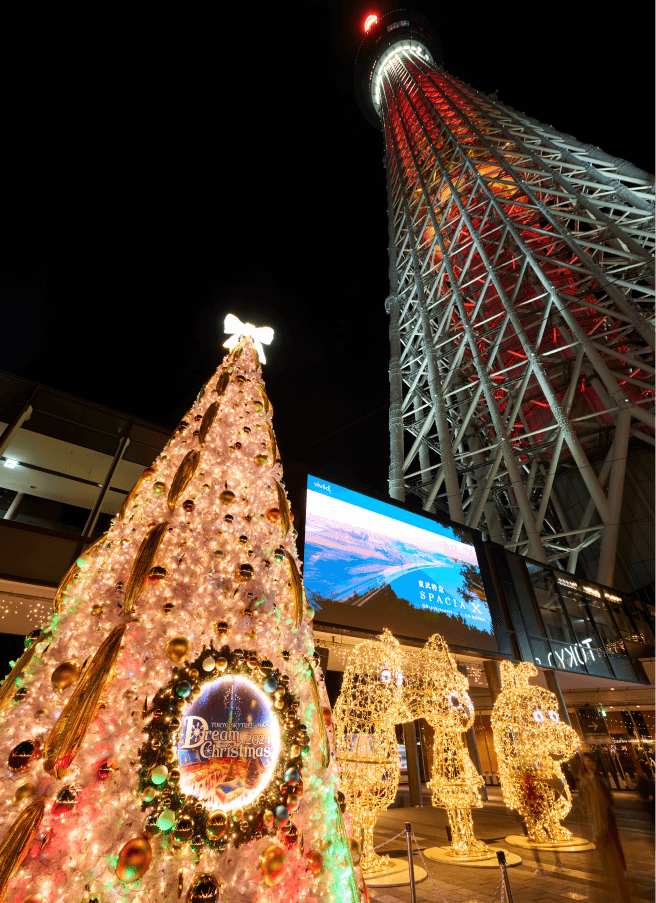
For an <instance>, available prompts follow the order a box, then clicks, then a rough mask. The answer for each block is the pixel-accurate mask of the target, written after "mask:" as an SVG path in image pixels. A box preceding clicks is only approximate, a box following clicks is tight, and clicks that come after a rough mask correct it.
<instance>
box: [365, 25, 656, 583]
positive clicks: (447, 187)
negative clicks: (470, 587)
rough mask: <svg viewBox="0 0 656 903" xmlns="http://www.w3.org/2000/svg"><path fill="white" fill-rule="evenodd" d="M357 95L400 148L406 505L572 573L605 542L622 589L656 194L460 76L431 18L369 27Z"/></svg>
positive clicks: (398, 257)
mask: <svg viewBox="0 0 656 903" xmlns="http://www.w3.org/2000/svg"><path fill="white" fill-rule="evenodd" d="M371 18H373V17H371ZM355 84H356V93H357V94H358V101H359V103H360V106H361V107H362V109H363V112H364V113H365V116H366V117H367V118H368V119H369V121H370V122H371V123H372V124H373V125H376V126H377V127H379V128H381V127H382V130H383V135H384V141H385V167H386V171H387V191H388V218H389V255H390V267H389V274H390V295H389V297H388V299H387V302H386V309H387V312H388V313H389V316H390V345H391V363H390V384H391V405H390V438H391V464H390V480H389V484H390V495H391V496H392V497H393V498H396V499H399V500H403V499H404V498H405V493H406V492H411V493H414V494H415V495H418V496H419V497H420V498H421V500H422V505H423V508H424V509H425V510H427V511H430V510H434V509H435V506H436V505H437V506H439V507H442V508H444V509H446V510H448V513H449V516H450V517H451V519H452V520H454V521H457V522H459V523H463V524H467V525H469V526H472V527H479V528H481V529H483V530H484V531H486V532H487V533H488V534H489V535H490V537H491V538H492V539H493V540H495V541H497V542H500V543H502V544H503V545H504V546H506V547H507V548H509V549H511V550H514V551H518V552H520V553H522V554H526V555H528V556H529V557H531V558H534V559H537V560H539V561H547V560H548V561H552V562H557V563H558V565H559V566H560V567H562V568H565V569H569V570H570V571H572V572H573V571H574V569H575V568H576V564H577V558H578V555H579V553H580V551H581V550H582V549H584V548H588V547H591V546H593V544H595V543H597V552H598V559H599V568H598V573H597V579H598V580H599V581H600V582H602V583H605V584H607V585H612V583H613V572H614V562H615V550H616V547H617V542H618V531H619V529H620V510H621V505H622V495H623V487H624V481H625V469H626V462H627V453H628V449H629V440H630V437H634V439H633V440H632V446H633V445H634V444H635V443H637V442H640V443H646V445H645V446H644V447H645V448H648V447H649V446H652V447H653V445H654V379H653V377H654V372H655V371H654V329H653V300H654V267H653V249H654V191H653V188H654V185H653V178H652V177H650V176H649V175H647V174H646V173H644V172H643V171H642V170H639V169H637V168H636V167H635V166H632V165H631V164H630V163H627V162H626V161H624V160H619V159H616V158H613V157H610V156H609V155H607V154H605V153H603V152H602V151H600V150H599V149H598V148H594V147H591V146H586V145H583V144H581V143H580V142H578V141H576V140H575V139H573V138H571V137H570V136H568V135H564V134H561V133H560V132H558V131H556V130H555V129H554V128H552V127H551V126H546V125H543V124H541V123H539V122H537V121H536V120H534V119H531V118H530V117H528V116H526V115H525V114H523V113H518V112H517V111H515V110H513V109H512V108H510V107H507V106H505V105H503V104H502V103H499V102H498V101H497V100H496V99H495V97H493V96H487V95H484V94H482V93H480V92H478V91H476V90H475V89H473V88H471V87H469V85H467V84H464V83H463V82H461V81H459V80H458V79H456V78H454V77H453V76H451V75H449V74H448V73H447V72H446V71H444V69H443V68H442V66H441V48H440V43H439V38H438V37H437V35H436V33H435V31H434V29H433V28H432V26H431V25H430V23H429V22H428V20H427V19H426V18H425V17H424V16H422V15H420V14H419V13H415V12H411V11H409V10H400V11H396V12H393V13H389V14H387V15H386V16H382V17H381V18H380V20H379V21H377V22H376V23H375V24H373V25H372V26H371V27H370V28H369V30H368V32H367V34H366V35H365V38H364V40H363V42H362V44H361V46H360V49H359V51H358V58H357V61H356V80H355ZM572 469H575V470H576V471H577V473H578V475H579V477H580V480H581V481H582V483H581V486H582V487H584V490H583V491H584V492H585V496H586V508H585V514H584V515H583V517H582V518H579V520H578V522H569V518H568V516H567V512H566V510H565V507H564V505H563V504H562V501H561V500H560V499H559V495H558V492H557V491H556V490H557V488H558V485H559V480H560V479H561V477H562V475H563V474H567V473H571V471H572ZM588 576H590V577H594V575H588Z"/></svg>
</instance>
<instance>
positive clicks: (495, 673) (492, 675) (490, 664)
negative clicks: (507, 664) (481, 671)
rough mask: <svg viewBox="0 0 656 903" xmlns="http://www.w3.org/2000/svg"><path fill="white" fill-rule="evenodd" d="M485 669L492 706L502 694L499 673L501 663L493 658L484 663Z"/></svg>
mask: <svg viewBox="0 0 656 903" xmlns="http://www.w3.org/2000/svg"><path fill="white" fill-rule="evenodd" d="M483 667H484V668H485V678H486V680H487V686H488V689H489V691H490V698H491V700H492V705H494V703H495V702H496V701H497V696H498V695H499V693H500V692H501V672H500V671H499V663H498V662H497V661H495V660H494V659H493V658H488V659H486V660H485V661H484V662H483Z"/></svg>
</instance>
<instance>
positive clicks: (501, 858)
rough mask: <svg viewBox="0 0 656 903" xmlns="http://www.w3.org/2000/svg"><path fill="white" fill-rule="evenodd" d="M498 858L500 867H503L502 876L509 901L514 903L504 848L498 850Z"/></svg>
mask: <svg viewBox="0 0 656 903" xmlns="http://www.w3.org/2000/svg"><path fill="white" fill-rule="evenodd" d="M497 859H498V861H499V868H500V869H501V877H502V878H503V883H504V887H505V888H506V894H507V895H508V903H513V895H512V890H511V889H510V880H509V878H508V869H507V867H506V854H505V853H504V852H503V850H497Z"/></svg>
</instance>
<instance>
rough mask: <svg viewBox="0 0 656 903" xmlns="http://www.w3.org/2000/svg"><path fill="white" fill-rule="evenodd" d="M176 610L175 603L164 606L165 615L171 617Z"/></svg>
mask: <svg viewBox="0 0 656 903" xmlns="http://www.w3.org/2000/svg"><path fill="white" fill-rule="evenodd" d="M174 608H175V605H174V604H173V602H167V603H166V605H162V611H163V612H164V614H165V615H170V614H171V612H172V611H173V609H174Z"/></svg>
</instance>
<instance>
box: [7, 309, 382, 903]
mask: <svg viewBox="0 0 656 903" xmlns="http://www.w3.org/2000/svg"><path fill="white" fill-rule="evenodd" d="M226 327H227V331H229V332H231V333H233V338H232V339H230V340H229V341H228V343H226V344H228V345H230V346H231V350H230V353H229V354H228V356H227V357H226V359H225V360H224V362H223V364H222V365H221V367H220V368H219V369H218V371H217V373H216V374H215V376H214V377H213V378H212V379H211V380H210V381H209V382H208V383H207V384H206V386H205V387H204V388H203V389H202V390H201V392H200V394H199V395H198V398H197V399H196V402H195V403H194V405H193V406H192V408H191V409H190V411H189V413H188V414H187V416H186V417H185V419H184V420H183V421H182V422H181V423H180V425H179V427H178V428H177V430H176V432H175V434H174V436H173V437H172V438H171V440H170V441H169V443H168V445H167V446H166V448H165V449H164V451H163V453H162V454H161V455H160V456H159V458H158V459H157V460H156V462H155V463H154V465H153V466H152V467H149V468H147V469H146V471H145V472H144V474H143V476H142V477H141V478H140V480H139V482H138V483H137V485H136V486H135V488H134V489H133V491H132V492H131V494H130V495H129V497H128V498H127V500H126V502H125V504H124V505H123V507H122V509H121V511H120V512H119V514H118V515H117V517H116V518H115V520H114V521H113V523H112V526H111V528H110V530H109V531H108V533H107V534H106V535H105V536H103V537H102V538H101V539H100V540H99V541H98V542H97V543H96V544H95V546H93V547H92V548H91V549H90V550H89V551H88V552H87V553H86V554H85V555H84V556H83V557H82V558H81V559H79V560H78V562H77V563H76V564H75V565H74V566H73V567H72V568H71V570H70V571H69V572H68V574H67V575H66V577H65V578H64V580H63V582H62V584H61V586H60V588H59V590H58V592H57V595H56V597H55V603H54V605H55V614H54V617H53V619H52V622H51V623H50V625H49V626H48V627H47V628H45V629H43V630H42V631H39V632H35V634H33V635H31V636H30V637H28V639H27V641H26V644H27V649H26V652H25V654H24V655H23V657H22V658H21V659H20V660H19V661H18V662H17V663H16V664H15V666H14V668H13V670H12V672H11V674H10V675H9V676H8V677H7V678H6V680H5V681H4V683H3V684H2V687H0V718H1V719H2V733H1V736H0V763H1V765H2V767H1V768H0V903H2V901H4V900H6V901H7V903H21V901H38V900H39V899H41V900H43V901H45V903H96V901H97V903H114V901H117V900H130V901H135V903H137V901H143V903H145V901H146V900H148V901H150V903H152V901H159V900H166V901H176V900H178V899H180V898H181V897H182V896H183V894H184V895H186V898H187V900H188V901H189V903H200V901H205V903H208V901H209V903H213V901H215V900H218V899H221V898H223V899H225V900H229V901H242V900H243V901H261V903H268V901H283V900H285V901H287V900H294V901H298V903H300V901H308V903H317V901H336V903H337V901H340V903H341V901H343V903H360V898H361V893H364V886H363V884H362V877H361V873H360V869H359V867H355V868H354V866H353V860H352V859H351V849H350V843H349V839H348V837H347V833H346V828H345V822H344V819H343V816H342V810H343V796H342V795H341V793H340V791H339V788H338V777H337V769H336V765H335V761H334V758H333V750H332V738H331V737H330V735H329V732H328V731H327V729H326V721H328V723H329V720H330V708H329V704H328V700H327V696H326V693H325V688H324V685H323V678H322V675H321V672H320V670H319V667H318V664H317V662H316V659H315V656H314V643H313V634H312V627H311V617H312V610H311V608H310V607H309V606H308V605H307V602H306V599H305V594H304V590H303V585H302V580H301V577H300V569H299V561H298V557H297V552H296V545H295V532H294V530H293V526H292V516H291V514H290V510H289V504H288V499H287V495H286V492H285V489H284V484H283V482H282V476H283V474H282V465H281V462H280V460H279V456H278V450H277V446H276V440H275V435H274V432H273V427H272V421H271V416H272V409H271V404H270V402H269V399H268V397H267V394H266V391H265V389H264V385H263V382H262V372H261V367H260V364H259V359H258V358H259V357H262V358H263V356H264V355H263V354H262V353H261V352H262V347H261V343H262V342H264V343H267V342H269V341H270V340H271V337H272V333H271V330H257V329H255V327H252V326H251V325H250V324H245V325H242V324H241V323H239V321H238V320H236V318H229V319H228V321H227V323H226ZM258 350H259V351H260V355H259V356H258ZM340 804H341V805H340ZM347 821H348V816H347ZM354 858H357V857H354Z"/></svg>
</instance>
